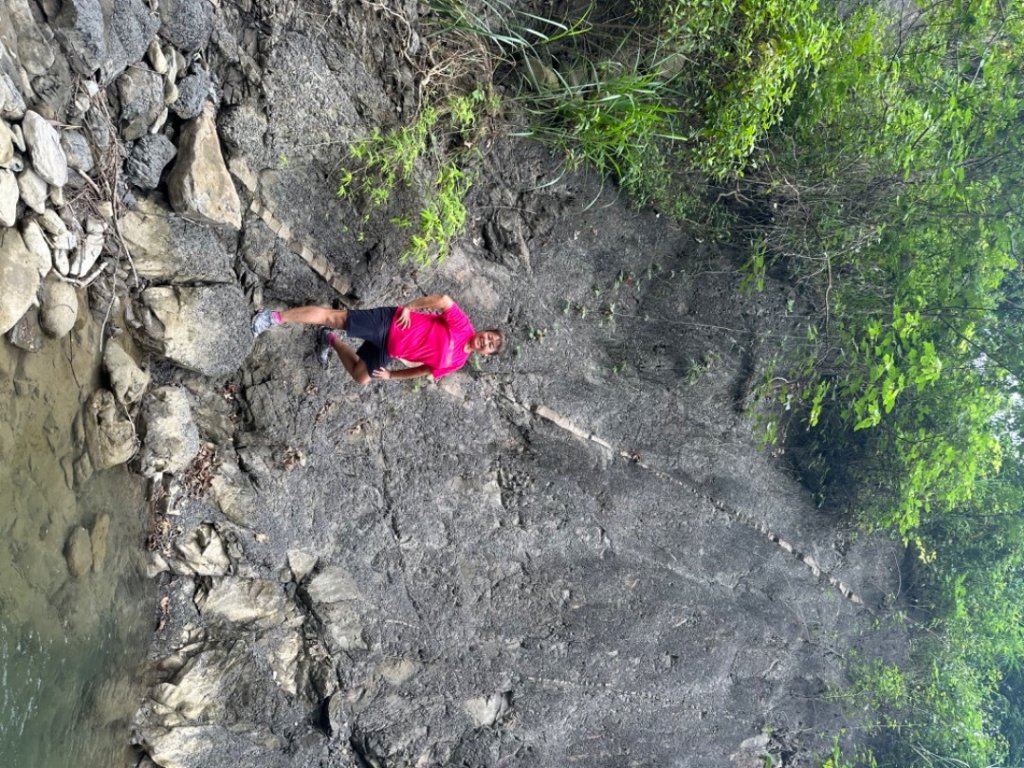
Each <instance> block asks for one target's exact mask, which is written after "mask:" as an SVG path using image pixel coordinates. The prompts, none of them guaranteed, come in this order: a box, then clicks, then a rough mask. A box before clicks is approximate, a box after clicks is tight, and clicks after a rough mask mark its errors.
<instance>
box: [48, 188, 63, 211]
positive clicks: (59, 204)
mask: <svg viewBox="0 0 1024 768" xmlns="http://www.w3.org/2000/svg"><path fill="white" fill-rule="evenodd" d="M50 205H52V206H53V207H54V208H63V207H64V187H53V186H51V187H50Z"/></svg>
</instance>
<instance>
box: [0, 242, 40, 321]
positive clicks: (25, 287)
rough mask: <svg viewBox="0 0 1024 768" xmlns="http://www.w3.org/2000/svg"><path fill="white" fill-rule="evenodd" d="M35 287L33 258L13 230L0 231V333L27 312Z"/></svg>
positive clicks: (34, 295)
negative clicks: (0, 298)
mask: <svg viewBox="0 0 1024 768" xmlns="http://www.w3.org/2000/svg"><path fill="white" fill-rule="evenodd" d="M38 288H39V270H38V269H37V268H36V257H35V256H34V255H33V254H32V253H31V252H30V251H29V250H28V248H26V247H25V241H24V240H22V238H21V234H20V233H19V232H18V231H17V230H14V229H3V230H0V296H3V301H0V333H7V331H9V330H10V329H11V327H12V326H13V325H14V324H15V323H16V322H18V320H19V319H20V318H21V316H22V315H24V314H25V312H26V311H27V310H28V308H29V307H30V306H32V303H33V302H34V301H35V298H36V291H37V290H38Z"/></svg>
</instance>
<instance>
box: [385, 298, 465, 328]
mask: <svg viewBox="0 0 1024 768" xmlns="http://www.w3.org/2000/svg"><path fill="white" fill-rule="evenodd" d="M454 303H455V302H454V301H453V300H452V297H451V296H448V295H446V294H443V293H432V294H430V295H429V296H420V298H418V299H413V300H412V301H410V302H409V303H408V304H406V305H405V306H404V307H402V311H401V312H400V313H399V315H398V321H397V322H398V327H399V328H408V327H409V325H410V323H411V322H412V321H411V320H410V319H409V313H410V312H421V311H427V312H430V311H433V310H439V311H441V312H444V311H445V310H447V309H449V308H450V307H451V306H452V304H454Z"/></svg>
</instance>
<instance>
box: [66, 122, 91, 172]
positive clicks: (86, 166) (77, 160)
mask: <svg viewBox="0 0 1024 768" xmlns="http://www.w3.org/2000/svg"><path fill="white" fill-rule="evenodd" d="M60 145H61V147H62V148H63V149H64V155H65V156H66V157H67V159H68V167H69V168H74V169H75V170H76V171H78V172H79V173H82V174H83V175H84V174H88V173H89V171H91V170H92V169H93V166H94V165H95V164H96V160H95V158H94V157H93V156H92V147H90V146H89V140H88V139H87V138H85V136H84V135H83V134H82V132H81V131H64V132H63V133H61V136H60Z"/></svg>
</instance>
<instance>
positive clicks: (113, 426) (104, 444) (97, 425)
mask: <svg viewBox="0 0 1024 768" xmlns="http://www.w3.org/2000/svg"><path fill="white" fill-rule="evenodd" d="M83 426H84V432H85V444H86V448H87V449H88V452H89V460H90V463H91V466H92V469H94V470H95V469H109V468H110V467H116V466H117V465H118V464H124V463H125V462H126V461H128V460H129V459H130V458H131V457H132V456H134V455H135V450H136V446H137V442H136V439H135V428H134V427H133V426H132V423H131V421H130V420H129V419H128V416H127V415H126V414H124V412H123V411H122V410H121V409H120V408H119V407H118V405H117V401H116V399H115V398H114V394H113V393H112V392H110V391H109V390H106V389H97V390H96V391H95V392H93V393H92V395H91V396H90V397H89V400H88V402H87V403H86V404H85V410H84V412H83Z"/></svg>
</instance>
